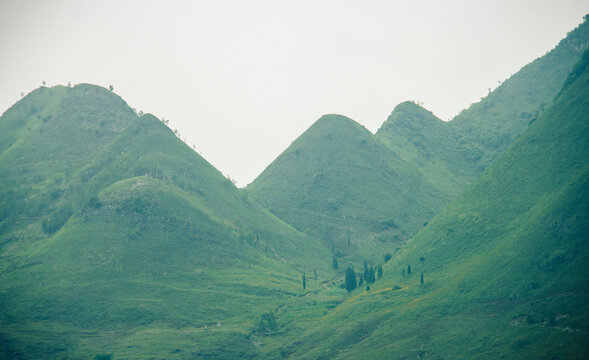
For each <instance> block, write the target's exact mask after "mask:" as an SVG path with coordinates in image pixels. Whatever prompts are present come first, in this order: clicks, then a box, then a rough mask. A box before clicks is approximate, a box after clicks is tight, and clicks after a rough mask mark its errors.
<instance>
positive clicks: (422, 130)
mask: <svg viewBox="0 0 589 360" xmlns="http://www.w3.org/2000/svg"><path fill="white" fill-rule="evenodd" d="M587 44H589V24H587V22H584V23H583V24H581V25H580V26H579V27H578V28H577V29H575V30H573V31H571V32H570V33H569V34H568V35H567V37H566V38H565V39H563V40H562V41H561V42H560V43H559V44H558V46H556V47H555V48H554V49H553V50H552V51H550V52H549V53H547V54H546V55H545V56H543V57H541V58H538V59H537V60H535V61H534V62H532V63H531V64H529V65H527V66H525V67H524V68H522V70H520V71H519V72H518V73H517V74H515V75H513V76H512V77H511V78H510V79H508V80H507V81H505V82H504V83H503V84H502V85H501V86H499V87H498V88H497V89H496V90H495V91H493V92H491V93H490V94H489V96H487V97H486V98H484V99H482V100H481V102H479V103H477V104H474V105H472V106H471V107H470V108H469V109H467V110H465V111H463V112H462V113H461V114H460V115H459V116H457V117H456V118H455V119H454V120H453V121H451V122H443V121H441V120H440V119H438V118H437V117H435V116H434V115H433V114H432V113H431V112H429V111H428V110H426V109H423V108H422V107H420V106H418V105H417V104H415V103H412V102H405V103H402V104H399V105H398V106H397V107H395V109H394V111H393V112H392V113H391V115H390V116H389V117H388V119H387V120H386V121H385V122H384V123H383V125H382V126H381V128H380V129H379V130H378V132H377V133H376V134H375V135H372V134H371V133H369V132H368V131H366V130H365V129H361V126H360V125H358V124H357V123H355V122H353V121H351V120H348V121H343V120H341V119H344V117H337V118H338V119H340V120H341V121H335V120H333V119H334V118H336V117H334V116H331V115H329V116H325V117H322V118H321V119H319V120H318V121H317V122H316V123H315V124H314V125H313V126H311V127H310V128H309V129H308V130H307V131H306V132H305V133H303V134H302V135H301V136H300V137H299V138H298V139H297V140H296V141H294V142H293V143H292V144H291V145H290V146H289V147H288V148H287V149H286V150H285V151H284V152H283V153H282V154H281V155H280V156H279V157H278V158H276V159H275V160H274V161H273V162H272V163H271V164H270V165H269V166H268V167H267V168H266V169H265V170H264V172H262V174H260V176H259V177H258V178H257V179H256V180H255V181H254V182H253V183H251V184H250V185H249V186H248V188H247V189H248V191H249V192H250V193H251V194H252V197H254V198H255V199H256V200H257V201H259V202H260V203H261V204H263V205H264V206H266V207H267V208H268V209H269V210H270V211H272V212H273V213H274V214H275V215H277V216H278V217H280V218H281V219H283V220H284V221H286V222H288V223H289V224H292V225H293V226H294V227H296V228H297V229H299V230H301V231H304V232H306V233H308V234H310V235H312V236H315V237H318V238H319V239H321V240H323V242H324V243H326V244H328V245H329V244H332V246H333V244H335V247H334V249H333V250H334V252H335V254H337V255H338V256H347V257H350V260H353V261H357V260H358V259H359V258H362V257H365V258H368V259H371V260H372V261H375V262H376V261H378V260H379V259H382V254H383V253H384V252H385V251H387V249H391V248H395V247H397V246H400V245H401V244H402V243H403V242H404V241H406V240H407V239H408V238H410V237H411V235H412V234H414V233H415V232H417V231H418V230H419V229H421V228H422V227H423V225H424V224H425V223H427V222H428V221H429V220H430V219H431V218H432V217H433V215H434V214H436V213H438V212H439V211H440V210H442V209H443V207H444V206H445V205H446V204H448V203H449V201H450V200H451V199H453V198H454V197H456V196H457V195H458V194H460V193H461V191H462V190H463V189H464V187H465V186H466V185H468V184H470V183H471V182H472V181H474V180H475V179H476V178H477V177H478V176H479V175H480V173H481V172H482V171H483V170H484V168H485V167H486V166H488V165H489V164H490V163H491V162H492V161H493V160H494V159H495V158H496V157H497V156H498V155H499V154H500V153H501V152H503V151H504V150H505V148H506V147H507V146H508V145H509V144H510V143H511V142H512V141H513V140H514V139H516V138H517V137H518V136H519V134H521V133H522V132H523V131H524V130H525V128H526V127H527V125H528V123H529V122H531V121H532V120H533V119H535V118H536V117H537V116H538V115H539V114H540V113H541V111H543V109H544V108H546V107H547V106H550V104H551V102H552V99H553V98H554V97H555V96H556V95H557V93H558V91H559V89H560V88H561V87H562V84H563V83H564V81H565V79H566V76H567V74H568V73H569V72H570V70H571V68H572V66H573V64H575V62H577V61H578V60H579V58H580V56H581V54H582V50H583V49H585V48H586V47H587ZM328 119H332V120H331V121H328ZM361 130H362V131H361ZM383 145H384V146H383ZM348 237H351V238H352V241H351V243H352V245H351V246H348V245H347V239H348ZM354 239H355V241H354ZM354 243H355V244H356V245H357V246H354Z"/></svg>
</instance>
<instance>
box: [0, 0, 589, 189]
mask: <svg viewBox="0 0 589 360" xmlns="http://www.w3.org/2000/svg"><path fill="white" fill-rule="evenodd" d="M587 13H589V1H586V0H583V1H581V0H559V1H556V0H551V1H545V0H535V1H532V0H525V1H524V0H522V1H518V0H494V1H489V0H485V1H474V0H470V1H467V0H464V1H463V0H451V1H439V0H438V1H435V0H434V1H425V0H414V1H370V0H365V1H359V0H356V1H344V0H340V1H322V0H315V1H306V0H305V1H302V0H298V1H277V0H268V1H260V0H248V1H220V0H217V1H214V0H211V1H145V0H144V1H112V0H108V1H104V0H101V1H94V0H92V1H87V0H81V1H80V0H72V1H58V0H53V1H41V0H38V1H30V0H13V1H7V0H0V112H4V111H5V110H6V109H8V108H9V107H10V106H11V105H12V104H14V103H15V102H16V101H18V99H19V98H20V94H21V92H24V93H25V94H26V93H28V92H30V91H31V90H33V89H34V88H37V87H39V86H40V85H41V82H42V81H43V80H45V81H46V82H47V85H48V86H53V85H57V84H63V85H65V84H67V82H68V81H71V82H72V84H77V83H82V82H87V83H94V84H98V85H102V86H105V87H107V86H108V85H109V84H113V85H114V87H115V92H116V93H117V94H119V95H120V96H121V97H122V98H123V99H124V100H125V101H127V103H128V104H129V105H130V106H131V107H134V108H137V110H143V111H144V112H149V113H153V114H154V115H156V116H158V117H160V118H161V117H164V118H165V119H168V120H170V124H169V126H170V127H171V128H172V129H174V128H177V129H178V130H180V133H181V137H182V138H186V139H187V143H188V144H190V145H192V144H196V150H197V151H198V152H200V153H201V154H202V155H203V156H204V157H205V158H206V159H207V160H208V161H209V162H211V163H212V164H213V165H214V166H215V167H217V168H218V169H219V170H220V171H222V172H223V173H224V174H226V175H227V174H228V175H230V176H231V177H232V178H233V179H236V180H237V182H238V185H242V186H243V185H245V184H247V183H249V182H251V181H252V180H253V179H254V178H255V177H256V176H257V175H258V174H259V173H260V172H261V171H262V170H263V169H264V168H265V167H266V166H267V165H268V164H269V163H270V162H271V161H272V160H273V159H274V158H276V157H277V156H278V155H279V154H280V153H281V152H282V151H283V150H284V149H285V148H286V147H287V146H288V145H289V144H290V143H291V142H292V141H294V140H295V139H296V138H297V137H298V136H299V135H300V134H301V133H302V132H304V131H305V130H306V129H307V128H308V127H309V126H310V125H311V124H312V123H313V122H314V121H315V120H317V119H318V118H319V117H320V116H321V115H323V114H326V113H339V114H343V115H346V116H349V117H351V118H353V119H355V120H356V121H358V122H359V123H361V124H363V125H364V126H366V127H367V128H368V129H369V130H371V131H373V132H374V131H376V130H377V129H378V127H379V126H380V125H381V124H382V122H384V121H385V120H386V118H387V116H388V115H389V114H390V112H391V111H392V110H393V108H394V107H395V105H397V104H398V103H400V102H402V101H405V100H419V101H422V102H423V103H424V104H425V107H426V108H428V109H429V110H431V111H433V112H434V113H435V114H436V115H438V116H439V117H441V118H442V119H444V120H448V119H450V118H452V117H453V116H454V115H456V114H457V113H458V112H459V111H460V110H462V109H463V108H466V107H468V105H469V104H470V103H472V102H476V101H477V100H478V99H480V97H481V96H484V95H486V93H487V92H488V89H489V88H495V87H496V86H497V82H498V80H501V81H503V80H505V79H506V78H508V77H509V76H510V75H511V74H513V73H515V72H517V71H518V70H519V69H520V68H521V67H522V66H524V65H525V64H527V63H529V62H531V61H532V60H533V59H535V58H537V57H539V56H541V55H543V54H544V53H545V52H546V51H548V50H550V49H552V48H553V47H554V46H555V45H556V44H557V43H558V41H559V40H560V39H562V38H563V37H564V36H565V35H566V33H567V32H568V31H570V30H572V29H573V28H575V27H576V26H577V25H578V24H579V23H581V21H582V18H583V16H584V15H585V14H587Z"/></svg>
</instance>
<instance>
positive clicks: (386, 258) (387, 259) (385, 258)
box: [384, 253, 393, 263]
mask: <svg viewBox="0 0 589 360" xmlns="http://www.w3.org/2000/svg"><path fill="white" fill-rule="evenodd" d="M392 258H393V254H391V253H386V254H384V262H385V263H388V262H389V260H391V259H392Z"/></svg>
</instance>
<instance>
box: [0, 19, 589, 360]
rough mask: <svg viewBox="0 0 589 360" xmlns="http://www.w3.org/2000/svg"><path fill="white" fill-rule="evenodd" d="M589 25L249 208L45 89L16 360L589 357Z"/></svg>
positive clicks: (319, 127)
mask: <svg viewBox="0 0 589 360" xmlns="http://www.w3.org/2000/svg"><path fill="white" fill-rule="evenodd" d="M588 26H589V25H587V23H584V24H582V25H581V26H580V27H579V28H578V29H576V30H574V31H572V32H571V33H570V34H569V35H568V36H567V38H566V39H564V40H563V41H561V42H560V44H559V45H558V46H557V47H556V48H555V49H554V50H552V51H551V52H549V53H548V54H547V55H546V56H544V57H542V58H539V59H537V60H536V61H534V62H533V63H532V64H530V65H528V66H526V67H524V68H523V69H522V70H521V71H520V72H518V73H517V74H516V75H514V76H513V77H512V78H511V79H509V80H507V81H505V82H504V83H503V84H502V85H501V86H500V87H499V88H498V89H497V90H495V91H494V92H491V93H490V94H489V96H488V97H486V98H485V99H482V100H481V102H480V103H477V104H474V105H473V106H471V107H470V108H469V109H467V110H465V111H464V112H462V113H461V114H460V115H459V116H458V117H457V118H456V119H454V120H453V121H451V122H449V123H445V122H442V121H441V120H439V119H437V118H436V117H435V116H434V115H433V114H432V113H431V112H429V111H427V110H426V109H423V108H422V107H420V106H418V105H417V104H414V103H411V102H406V103H402V104H399V105H398V106H397V107H396V108H395V110H394V111H393V112H392V114H391V115H390V117H389V118H388V119H387V121H386V122H385V123H384V124H383V126H382V127H381V129H379V131H378V132H377V133H376V134H374V135H373V134H371V133H370V132H369V131H367V130H366V129H364V128H363V127H362V126H361V125H359V124H357V123H356V122H354V121H353V120H351V119H349V118H346V117H344V116H341V115H326V116H324V117H322V118H321V119H319V120H318V121H317V122H316V123H315V124H314V125H313V126H311V128H309V129H308V130H307V131H306V132H305V133H304V134H303V135H302V136H301V137H300V138H299V139H297V140H296V141H295V142H294V143H293V144H292V145H291V147H289V148H288V149H287V150H286V151H285V152H284V153H283V154H282V155H281V156H280V157H279V158H277V159H276V160H275V162H274V163H273V164H271V165H270V166H269V167H268V169H267V170H266V171H265V172H264V173H263V174H262V175H261V176H260V177H259V178H258V179H257V180H256V181H255V182H254V183H252V184H251V185H250V186H249V187H248V189H247V194H246V193H245V191H244V190H242V189H237V188H236V187H235V186H234V184H232V182H231V181H230V180H228V179H227V178H225V177H224V176H223V175H222V174H221V173H220V172H219V171H217V170H216V169H215V168H214V167H212V166H211V165H210V164H209V163H208V162H207V161H206V160H204V159H203V158H202V157H200V156H199V155H198V154H197V153H195V152H194V151H193V150H192V149H191V148H190V147H188V146H186V145H185V144H184V143H183V142H182V141H181V140H180V139H178V137H177V136H176V135H175V134H174V132H173V131H172V130H170V129H169V128H168V127H167V126H166V124H167V122H166V121H165V120H163V119H162V120H158V119H157V118H155V117H154V116H152V115H150V114H143V113H142V112H140V113H136V112H135V111H134V110H133V109H131V108H130V107H129V106H128V105H127V104H126V103H125V102H124V101H123V100H122V99H121V98H120V97H118V96H117V95H116V94H115V93H114V92H113V90H114V88H113V87H112V86H110V87H109V89H104V88H101V87H98V86H93V85H88V84H80V85H76V86H74V87H69V86H56V87H51V88H47V87H45V86H42V87H41V88H39V89H37V90H34V91H33V92H32V93H30V94H29V95H27V96H25V97H23V98H22V99H21V100H20V101H19V102H17V103H16V104H15V105H14V106H13V107H11V108H10V109H9V110H8V111H6V112H5V113H4V114H3V115H2V117H0V184H1V185H0V200H1V201H0V358H6V359H54V358H74V359H78V358H94V359H113V358H114V359H117V358H124V359H145V358H166V359H187V358H197V359H198V358H213V359H236V358H239V359H253V358H260V359H265V358H267V359H278V358H295V359H320V358H321V359H328V358H329V359H332V358H333V359H358V358H431V359H442V358H445V359H448V358H452V359H471V358H480V359H497V358H506V359H528V358H546V359H552V358H567V359H583V358H587V357H588V353H587V347H586V344H587V343H589V336H588V334H589V320H588V319H589V306H588V304H589V299H588V297H589V294H588V293H587V289H588V288H589V284H588V281H587V279H589V267H588V266H587V264H588V263H589V253H588V249H587V246H586V244H587V240H588V238H587V234H589V202H587V201H586V199H589V181H588V179H589V160H588V159H589V141H588V139H589V121H588V115H587V114H589V86H588V84H589V65H588V64H589V52H587V51H586V52H585V53H584V54H583V53H582V51H583V49H585V48H587V44H589V33H588V31H589V30H588ZM579 60H580V61H579ZM575 63H576V65H575ZM567 74H568V75H567ZM567 76H568V77H567ZM139 114H141V115H139ZM330 256H331V258H332V262H331V263H330V262H329V257H330ZM426 259H427V260H426ZM383 260H384V264H382V265H381V263H382V262H383ZM338 261H339V262H341V261H343V264H346V265H348V264H349V266H344V268H342V269H339V264H338ZM352 264H354V265H356V268H358V269H361V271H362V273H360V272H358V274H356V272H355V270H354V266H353V265H352ZM375 265H376V266H375ZM310 269H313V279H314V280H315V282H314V283H313V284H312V286H311V285H310V286H309V287H307V285H308V284H307V280H308V279H307V277H306V272H309V271H310ZM413 273H415V274H419V275H420V276H419V279H418V278H417V277H416V276H412V274H413ZM318 274H320V278H319V276H318ZM425 275H427V279H425V277H426V276H425ZM317 280H319V284H317ZM377 280H378V281H377ZM426 280H427V281H426ZM301 282H302V284H301ZM301 285H302V287H303V291H302V292H301ZM357 288H360V289H365V290H366V291H363V290H362V291H358V290H356V289H357Z"/></svg>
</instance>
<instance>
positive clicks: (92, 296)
mask: <svg viewBox="0 0 589 360" xmlns="http://www.w3.org/2000/svg"><path fill="white" fill-rule="evenodd" d="M23 109H25V110H26V109H29V110H26V111H24V114H28V115H26V116H28V117H27V118H26V119H28V120H26V122H25V124H22V121H20V120H19V119H21V118H22V116H23ZM30 109H35V111H37V113H40V114H41V115H40V116H39V117H37V115H36V114H37V113H35V112H34V111H32V110H30ZM45 117H46V118H48V120H47V121H44V120H43V119H44V118H45ZM13 123H20V126H21V127H19V126H16V125H14V124H13ZM29 123H31V125H30V126H29V125H28V124H29ZM0 124H2V126H3V129H4V130H6V131H5V132H3V133H2V136H1V138H2V139H1V141H2V143H5V144H7V145H6V146H4V147H3V149H4V150H3V152H2V153H1V155H0V156H1V161H0V168H2V173H1V175H0V177H1V179H2V188H1V189H0V193H1V194H2V198H3V202H2V204H1V205H0V208H1V209H2V212H1V214H2V215H3V216H2V218H1V219H0V224H1V226H2V232H1V233H0V248H1V249H2V252H1V258H2V262H1V263H0V274H1V275H0V308H1V309H2V312H1V315H0V334H2V336H3V338H4V339H5V343H4V348H3V349H2V351H3V352H2V354H3V356H4V355H5V356H6V357H17V358H23V357H24V358H55V357H58V356H62V355H63V356H67V357H73V358H84V357H88V356H90V357H93V356H94V354H109V353H110V354H114V356H115V358H117V357H124V358H138V359H139V358H146V357H149V356H150V355H149V354H152V355H153V354H157V353H162V354H168V355H166V356H165V357H166V358H186V357H187V356H212V355H215V356H217V357H219V358H223V357H225V358H236V357H244V358H251V357H253V356H254V355H255V354H256V353H257V352H258V350H257V349H256V347H255V346H254V345H252V343H251V341H249V340H248V339H249V337H250V336H251V334H252V332H254V331H255V329H256V328H257V322H256V321H257V319H258V318H259V316H260V315H261V314H262V313H264V312H267V311H274V310H275V309H277V308H279V307H280V306H282V305H284V304H286V303H289V302H290V301H291V299H293V298H296V297H297V296H299V295H300V294H302V293H303V291H302V287H301V280H300V277H301V275H302V273H303V272H306V273H307V274H311V273H312V272H313V269H316V271H317V272H318V274H319V276H320V278H321V279H327V278H331V277H332V276H333V274H334V273H333V271H332V270H331V268H330V266H329V264H327V263H325V262H324V261H323V259H324V258H329V256H330V255H329V253H328V250H327V249H326V248H325V247H323V246H322V245H321V244H320V243H319V242H317V241H315V240H313V239H311V238H310V237H308V236H307V235H304V234H302V233H300V232H298V231H297V230H295V229H294V228H292V227H291V226H289V225H287V224H286V223H284V222H282V221H281V220H279V219H278V218H276V217H275V216H274V215H272V214H270V213H269V212H268V211H267V210H265V209H264V208H263V207H261V206H260V205H258V204H257V203H256V202H255V201H254V200H252V199H250V198H249V196H248V194H247V192H245V191H243V190H240V189H237V188H236V187H235V186H234V185H233V184H232V183H231V182H230V181H229V180H227V179H226V178H225V177H223V176H222V175H221V174H220V173H219V172H218V171H217V170H216V169H214V168H213V167H212V166H211V165H210V164H209V163H207V162H206V161H205V160H204V159H202V158H201V157H200V156H199V155H198V154H196V153H195V152H194V151H193V150H192V149H190V148H189V147H188V146H186V145H185V144H183V143H182V142H181V141H180V140H179V139H177V138H176V136H175V135H174V134H173V133H172V131H170V130H169V129H168V128H167V127H165V126H164V125H163V124H162V123H161V122H160V121H159V120H157V119H156V118H155V117H153V116H151V115H144V116H142V117H138V116H137V115H136V114H135V113H134V112H133V111H132V110H131V109H130V108H129V107H128V106H127V105H126V104H125V103H124V102H123V101H122V100H121V99H120V98H119V97H118V96H116V95H115V94H113V93H111V92H109V91H107V90H105V89H102V88H99V87H96V86H92V85H79V86H76V87H74V88H65V87H56V88H51V89H46V88H41V89H38V90H36V91H35V92H33V93H32V94H31V95H29V96H28V97H26V98H24V99H23V100H22V101H21V102H19V103H18V104H16V105H15V106H14V107H13V108H11V109H10V110H9V111H7V112H6V114H4V115H3V117H2V119H1V121H0ZM22 126H25V128H27V131H24V130H23V129H22ZM28 127H30V129H29V128H28ZM41 149H44V150H43V151H41ZM23 200H24V202H23ZM217 322H221V324H222V326H221V327H217V326H216V324H217ZM211 324H213V325H215V326H212V329H208V330H210V331H204V330H203V329H202V328H203V327H204V326H205V325H207V327H208V328H210V327H211ZM32 329H34V331H31V330H32ZM55 334H60V335H59V336H56V335H55ZM89 338H92V340H89ZM153 339H161V340H157V341H155V340H153ZM170 347H171V348H170ZM168 348H169V350H168Z"/></svg>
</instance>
